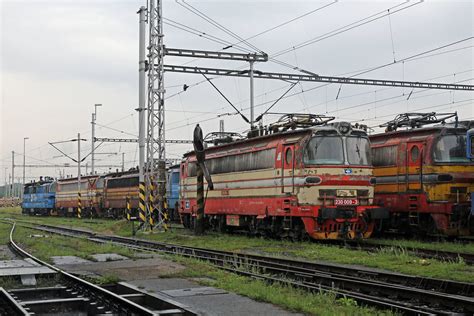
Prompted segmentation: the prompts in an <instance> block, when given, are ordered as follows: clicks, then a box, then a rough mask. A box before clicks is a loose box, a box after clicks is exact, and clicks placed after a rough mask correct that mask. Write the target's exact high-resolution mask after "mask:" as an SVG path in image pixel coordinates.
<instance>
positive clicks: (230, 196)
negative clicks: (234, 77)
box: [180, 115, 388, 239]
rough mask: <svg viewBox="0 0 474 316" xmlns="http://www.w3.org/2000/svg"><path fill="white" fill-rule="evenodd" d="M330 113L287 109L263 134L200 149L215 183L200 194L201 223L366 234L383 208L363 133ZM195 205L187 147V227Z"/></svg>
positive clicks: (325, 235) (289, 233)
mask: <svg viewBox="0 0 474 316" xmlns="http://www.w3.org/2000/svg"><path fill="white" fill-rule="evenodd" d="M331 119H333V118H325V117H322V116H317V115H287V116H285V117H283V118H282V119H280V121H279V122H277V123H275V124H273V125H270V127H269V129H267V135H260V136H256V137H253V138H247V139H241V140H237V141H234V142H230V143H227V144H223V145H217V146H215V147H211V148H208V149H206V165H207V168H208V169H209V172H210V174H211V175H212V178H213V182H214V190H213V191H208V192H207V193H206V194H207V199H206V204H205V220H206V221H207V224H208V225H209V226H210V227H211V228H213V229H216V230H220V231H225V230H229V229H230V230H232V229H244V230H248V231H250V232H251V233H254V234H265V235H270V236H277V237H290V238H294V239H300V238H304V237H306V236H309V237H311V238H314V239H339V238H368V237H370V235H371V234H372V232H373V229H374V225H375V221H376V220H378V219H381V218H385V217H386V216H388V212H387V211H386V210H384V209H382V208H380V207H377V206H374V205H373V192H374V188H373V182H372V180H373V178H372V165H371V160H370V145H369V140H368V137H367V133H366V131H365V130H362V129H359V128H355V127H353V126H351V125H350V124H349V123H345V122H340V123H333V124H327V122H328V121H329V120H331ZM298 127H304V128H303V129H297V128H298ZM289 129H294V130H289ZM196 210H197V205H196V155H195V154H194V152H191V153H188V154H186V155H185V157H184V160H183V162H182V163H181V190H180V215H181V217H182V219H183V223H184V225H185V226H187V227H191V226H192V225H193V220H194V218H195V216H196Z"/></svg>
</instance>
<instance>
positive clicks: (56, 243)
mask: <svg viewBox="0 0 474 316" xmlns="http://www.w3.org/2000/svg"><path fill="white" fill-rule="evenodd" d="M35 232H36V231H35V230H32V229H28V228H24V227H17V228H16V229H15V232H14V236H13V238H14V240H15V242H18V243H19V244H21V245H22V246H24V247H25V248H26V249H27V250H29V251H31V252H33V253H34V255H35V256H36V257H38V258H39V259H41V260H44V261H46V262H50V263H51V262H52V260H51V257H53V256H77V257H80V258H84V259H88V260H91V255H93V254H97V253H117V254H120V255H123V256H126V257H129V258H134V251H133V250H131V249H129V248H125V247H120V246H116V245H113V244H111V243H105V244H98V243H95V242H92V241H89V240H87V239H85V238H70V237H63V236H59V235H50V236H49V237H48V238H34V237H33V238H32V237H30V235H32V234H34V233H35Z"/></svg>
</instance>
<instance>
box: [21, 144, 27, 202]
mask: <svg viewBox="0 0 474 316" xmlns="http://www.w3.org/2000/svg"><path fill="white" fill-rule="evenodd" d="M27 139H29V138H28V137H23V186H25V165H26V140H27ZM20 192H21V193H20V194H21V197H23V190H21V191H20Z"/></svg>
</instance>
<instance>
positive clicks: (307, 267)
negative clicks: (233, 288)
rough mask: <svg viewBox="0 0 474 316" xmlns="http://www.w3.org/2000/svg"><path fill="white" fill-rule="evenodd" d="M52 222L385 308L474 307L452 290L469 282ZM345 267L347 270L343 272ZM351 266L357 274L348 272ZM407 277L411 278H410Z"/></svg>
mask: <svg viewBox="0 0 474 316" xmlns="http://www.w3.org/2000/svg"><path fill="white" fill-rule="evenodd" d="M48 226H49V227H52V228H53V230H50V232H53V233H54V232H55V231H54V229H57V230H60V231H61V230H62V231H66V232H68V234H69V236H73V235H74V234H76V235H77V234H78V235H81V236H85V237H87V238H89V239H90V240H92V241H98V242H114V243H118V244H121V245H123V246H127V247H129V246H130V245H131V246H132V247H134V248H135V249H142V250H149V251H156V250H159V251H161V252H165V253H169V254H177V255H181V256H186V257H192V258H196V259H201V260H206V261H210V262H211V263H213V264H215V265H217V266H220V267H227V266H233V267H234V268H232V269H231V271H234V272H236V271H237V270H238V267H241V266H245V267H246V269H247V271H253V270H254V269H257V270H260V271H262V272H263V273H271V274H273V275H283V276H284V278H283V280H286V279H287V278H288V277H290V278H291V279H292V281H296V282H297V283H298V282H299V283H298V284H300V283H301V282H303V283H302V284H303V285H305V286H309V287H314V288H318V289H325V290H328V289H331V290H334V288H333V286H334V285H335V284H337V285H338V286H339V287H340V289H338V291H347V292H346V293H344V295H345V296H347V297H349V296H348V295H350V294H351V293H352V295H353V296H354V299H358V300H359V301H360V302H361V303H363V300H362V298H360V297H358V296H360V295H362V296H363V295H368V296H367V297H366V298H367V299H369V301H370V300H372V299H376V300H378V301H380V304H381V305H378V306H379V307H380V306H382V305H383V306H384V307H385V308H392V309H394V308H395V309H397V310H400V311H403V312H404V313H411V312H412V311H413V310H417V311H418V312H426V313H428V314H429V313H433V312H435V313H443V310H439V307H438V309H431V308H428V307H423V306H419V307H414V306H416V305H422V304H421V303H419V302H423V303H424V304H427V303H428V304H431V305H435V306H439V305H441V306H443V307H447V308H448V310H454V309H459V307H462V308H463V310H467V311H469V312H473V311H474V299H472V298H469V297H465V296H461V295H454V294H453V293H452V292H454V293H462V292H459V291H464V292H467V293H471V294H472V285H471V284H469V283H459V282H452V283H454V284H456V285H457V286H455V287H454V288H453V286H451V287H450V286H449V285H450V283H451V281H445V280H435V279H428V282H427V281H426V280H425V278H419V277H411V276H405V275H400V274H393V273H386V272H382V273H379V272H375V273H374V272H373V271H370V272H369V271H363V270H362V271H361V269H352V271H350V270H351V269H348V268H347V267H341V266H337V265H336V266H334V265H325V264H321V263H313V262H306V261H294V260H289V259H281V258H272V257H263V256H257V255H248V254H241V253H232V252H225V251H216V250H209V249H202V248H194V247H185V246H177V245H170V244H164V243H158V242H152V241H146V240H140V239H131V238H126V237H118V236H106V235H98V234H95V233H91V232H86V231H82V230H79V231H77V230H75V229H68V228H64V227H55V226H51V225H48ZM321 268H322V269H321ZM341 270H345V271H343V273H341ZM348 270H349V272H350V273H352V274H354V275H350V274H349V275H348ZM239 272H242V271H239ZM244 272H245V271H244ZM361 274H362V276H361ZM370 274H372V275H370ZM379 274H382V275H385V277H386V276H387V275H390V276H391V277H392V280H388V282H393V281H394V280H393V276H397V279H398V282H403V281H405V282H406V283H409V284H410V283H412V284H413V283H415V285H418V286H420V285H424V286H425V287H428V288H431V287H432V286H433V283H440V284H438V285H439V286H445V287H444V288H442V289H444V290H448V291H451V295H450V294H446V293H439V292H434V291H431V290H424V289H419V288H413V287H408V286H405V285H400V284H397V285H392V284H389V283H387V282H382V281H379V280H371V277H372V278H373V277H375V276H376V277H380V276H379ZM259 278H264V277H263V276H262V274H259ZM407 278H408V279H409V280H406V279H407ZM415 280H417V281H418V283H416V282H414V281H415ZM407 281H408V282H407ZM348 288H356V289H359V291H363V292H364V291H365V292H367V293H369V294H370V293H371V292H374V291H377V292H378V293H379V296H372V295H369V294H367V293H365V294H364V293H359V292H354V291H349V290H347V289H348ZM380 295H381V296H382V298H381V297H380ZM390 296H397V297H401V298H402V299H403V300H416V302H415V303H414V304H413V303H411V304H408V303H406V304H400V302H398V305H397V301H395V300H390V299H388V297H390ZM401 305H403V306H401ZM404 309H407V310H404Z"/></svg>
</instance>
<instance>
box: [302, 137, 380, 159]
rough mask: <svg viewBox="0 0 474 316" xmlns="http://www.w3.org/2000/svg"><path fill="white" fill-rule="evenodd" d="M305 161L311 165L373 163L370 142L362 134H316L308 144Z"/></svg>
mask: <svg viewBox="0 0 474 316" xmlns="http://www.w3.org/2000/svg"><path fill="white" fill-rule="evenodd" d="M344 147H345V148H346V150H344ZM345 152H346V153H347V157H345ZM303 161H304V163H305V164H309V165H342V164H348V165H358V166H360V165H363V166H367V165H370V164H371V163H372V161H371V159H370V143H369V140H368V139H367V138H365V137H360V136H348V137H340V136H315V137H313V138H311V140H310V141H309V142H308V144H307V145H306V148H305V151H304V156H303Z"/></svg>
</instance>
